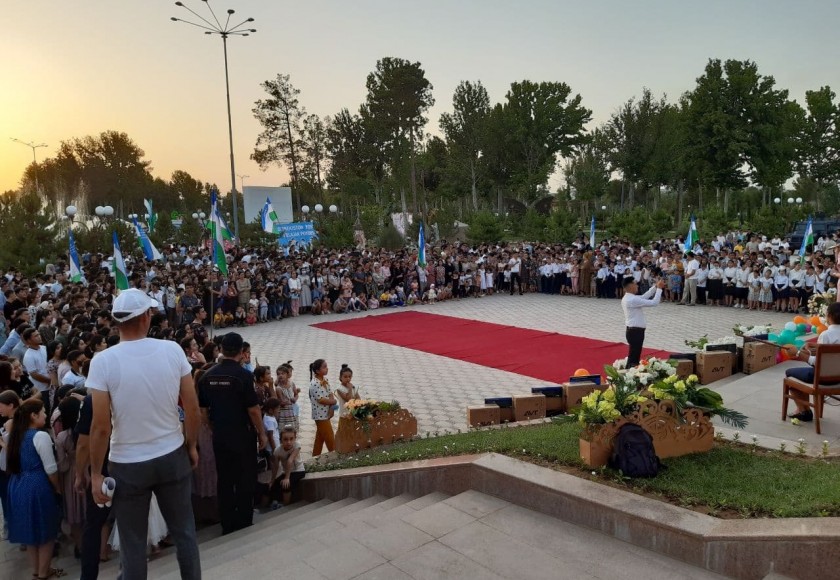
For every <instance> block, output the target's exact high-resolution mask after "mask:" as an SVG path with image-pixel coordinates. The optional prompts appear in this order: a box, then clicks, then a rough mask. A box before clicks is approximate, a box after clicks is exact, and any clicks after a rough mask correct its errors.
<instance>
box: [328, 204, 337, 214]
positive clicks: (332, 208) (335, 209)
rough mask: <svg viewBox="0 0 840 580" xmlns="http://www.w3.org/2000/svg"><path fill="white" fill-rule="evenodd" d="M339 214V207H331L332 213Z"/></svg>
mask: <svg viewBox="0 0 840 580" xmlns="http://www.w3.org/2000/svg"><path fill="white" fill-rule="evenodd" d="M337 212H338V206H337V205H331V206H330V213H337Z"/></svg>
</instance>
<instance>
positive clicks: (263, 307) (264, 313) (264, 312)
mask: <svg viewBox="0 0 840 580" xmlns="http://www.w3.org/2000/svg"><path fill="white" fill-rule="evenodd" d="M260 322H268V297H266V295H265V292H260Z"/></svg>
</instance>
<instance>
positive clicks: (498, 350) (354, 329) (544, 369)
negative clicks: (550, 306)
mask: <svg viewBox="0 0 840 580" xmlns="http://www.w3.org/2000/svg"><path fill="white" fill-rule="evenodd" d="M314 326H315V327H316V328H321V329H323V330H331V331H333V332H339V333H342V334H349V335H351V336H358V337H360V338H366V339H368V340H375V341H377V342H384V343H386V344H393V345H395V346H402V347H405V348H411V349H414V350H419V351H422V352H428V353H431V354H437V355H440V356H445V357H449V358H454V359H458V360H463V361H467V362H471V363H475V364H478V365H482V366H486V367H491V368H494V369H500V370H503V371H508V372H511V373H516V374H519V375H525V376H528V377H534V378H535V379H540V380H543V381H548V382H551V383H555V384H557V383H563V382H565V381H567V380H568V379H569V377H570V376H571V375H573V374H574V372H575V370H577V369H579V368H585V369H587V370H589V371H590V372H591V373H592V374H603V370H604V365H605V364H611V363H612V362H613V361H615V360H616V359H619V358H624V357H626V356H627V345H626V344H621V343H615V342H606V341H603V340H593V339H591V338H581V337H578V336H571V335H568V334H558V333H556V332H546V331H543V330H532V329H530V328H517V327H514V326H504V325H501V324H491V323H488V322H479V321H477V320H469V319H465V318H455V317H452V316H440V315H438V314H428V313H425V312H416V311H404V312H398V313H394V314H385V315H380V316H364V317H361V318H354V319H350V320H342V321H338V322H324V323H321V324H315V325H314ZM644 354H645V356H651V355H653V356H665V355H666V354H667V353H665V352H663V351H656V350H651V349H645V352H644Z"/></svg>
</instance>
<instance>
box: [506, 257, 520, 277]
mask: <svg viewBox="0 0 840 580" xmlns="http://www.w3.org/2000/svg"><path fill="white" fill-rule="evenodd" d="M508 264H509V265H510V271H511V272H513V273H514V274H519V268H520V267H521V266H522V260H521V259H519V258H511V259H510V260H509V261H508Z"/></svg>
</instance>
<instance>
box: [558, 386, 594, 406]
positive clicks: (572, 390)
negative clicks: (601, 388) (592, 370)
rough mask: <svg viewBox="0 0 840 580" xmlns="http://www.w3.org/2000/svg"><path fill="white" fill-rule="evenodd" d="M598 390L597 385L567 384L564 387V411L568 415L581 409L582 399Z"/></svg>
mask: <svg viewBox="0 0 840 580" xmlns="http://www.w3.org/2000/svg"><path fill="white" fill-rule="evenodd" d="M597 388H598V385H596V384H595V383H566V384H565V385H563V410H564V411H565V412H567V413H568V412H569V411H571V410H572V409H574V408H575V407H580V405H581V399H583V398H584V397H585V396H586V395H588V394H589V393H591V392H592V391H594V390H595V389H597Z"/></svg>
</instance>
